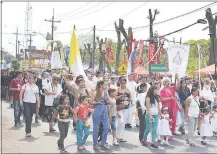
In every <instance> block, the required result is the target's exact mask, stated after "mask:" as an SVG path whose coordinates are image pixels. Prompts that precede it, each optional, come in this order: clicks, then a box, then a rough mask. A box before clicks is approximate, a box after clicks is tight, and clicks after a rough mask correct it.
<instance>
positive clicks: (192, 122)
mask: <svg viewBox="0 0 217 154" xmlns="http://www.w3.org/2000/svg"><path fill="white" fill-rule="evenodd" d="M198 94H199V89H198V88H196V87H193V88H192V89H191V96H189V97H188V98H187V100H186V103H185V120H186V121H187V122H188V135H187V139H186V141H187V143H188V144H190V146H195V141H194V134H195V131H196V129H197V123H198V118H199V115H200V108H199V106H200V102H199V97H198Z"/></svg>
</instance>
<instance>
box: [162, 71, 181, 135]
mask: <svg viewBox="0 0 217 154" xmlns="http://www.w3.org/2000/svg"><path fill="white" fill-rule="evenodd" d="M175 79H176V80H175V81H176V83H177V85H173V86H171V84H170V79H169V78H168V77H166V78H164V79H163V86H164V87H163V89H162V90H161V91H160V102H161V103H162V107H168V111H169V116H170V119H172V121H173V122H172V128H171V131H172V134H175V129H176V114H177V110H178V106H177V102H176V101H177V100H176V97H175V92H176V90H177V89H178V88H179V85H180V81H179V78H178V74H176V76H175Z"/></svg>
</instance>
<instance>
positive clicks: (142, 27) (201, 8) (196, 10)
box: [133, 1, 217, 31]
mask: <svg viewBox="0 0 217 154" xmlns="http://www.w3.org/2000/svg"><path fill="white" fill-rule="evenodd" d="M215 3H217V1H216V2H213V3H211V4H208V5H205V6H203V7H200V8H198V9H195V10H193V11H190V12H187V13H184V14H181V15H178V16H175V17H172V18H170V19H166V20H163V21H160V22H156V23H154V24H153V25H159V24H162V23H165V22H168V21H171V20H175V19H178V18H180V17H184V16H186V15H189V14H192V13H195V12H198V11H200V10H203V9H205V8H207V7H209V6H211V5H213V4H215ZM212 7H213V6H212ZM149 26H150V25H146V26H140V27H135V28H133V29H139V30H141V29H144V28H148V27H149ZM140 28H141V29H140ZM139 30H138V31H139Z"/></svg>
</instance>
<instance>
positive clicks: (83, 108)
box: [75, 95, 93, 150]
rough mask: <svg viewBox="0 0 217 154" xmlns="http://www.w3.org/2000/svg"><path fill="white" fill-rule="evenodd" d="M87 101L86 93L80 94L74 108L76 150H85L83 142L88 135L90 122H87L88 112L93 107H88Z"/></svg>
mask: <svg viewBox="0 0 217 154" xmlns="http://www.w3.org/2000/svg"><path fill="white" fill-rule="evenodd" d="M88 101H89V99H88V97H87V96H86V95H81V96H80V97H79V99H78V102H79V105H78V106H77V107H76V109H75V113H76V114H75V119H77V122H76V130H77V131H76V135H77V145H78V150H86V148H85V147H84V144H85V142H86V140H87V138H88V136H89V127H90V123H89V122H88V113H89V112H92V111H93V109H90V106H89V104H88ZM76 116H77V117H76Z"/></svg>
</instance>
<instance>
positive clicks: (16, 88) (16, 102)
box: [9, 71, 24, 127]
mask: <svg viewBox="0 0 217 154" xmlns="http://www.w3.org/2000/svg"><path fill="white" fill-rule="evenodd" d="M15 73H16V78H15V79H13V80H12V81H11V83H10V86H9V89H10V90H11V91H12V96H13V106H14V122H15V125H14V126H15V127H17V126H18V124H21V122H20V116H21V114H22V111H23V108H22V106H21V105H20V90H21V87H22V86H23V84H24V83H23V80H22V72H21V71H16V72H15Z"/></svg>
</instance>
